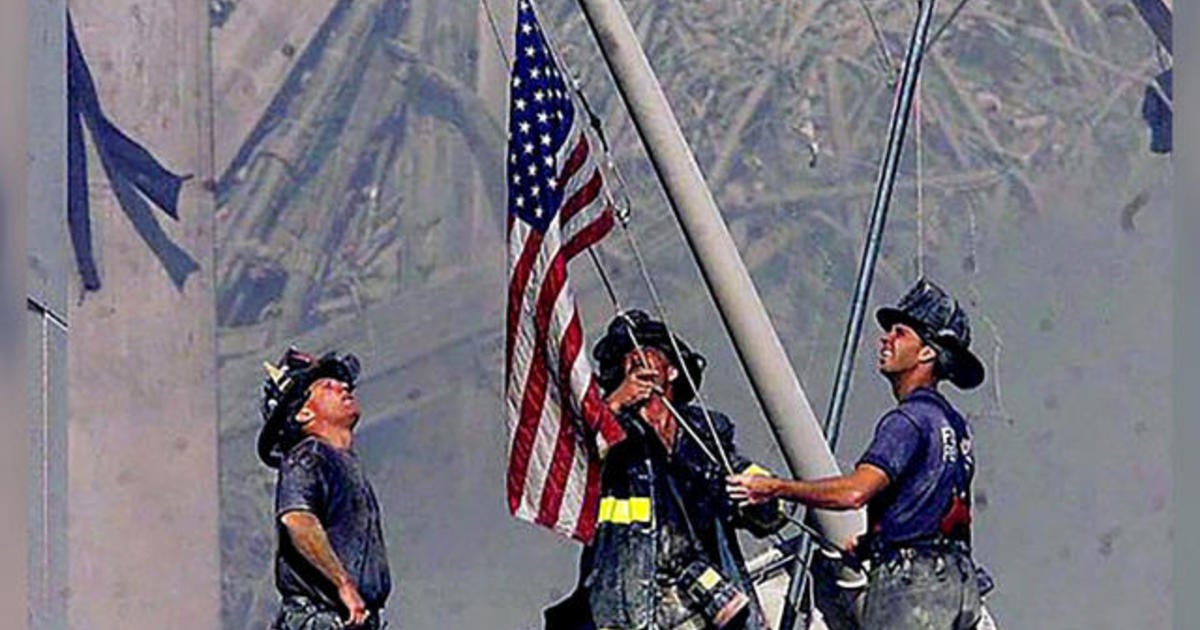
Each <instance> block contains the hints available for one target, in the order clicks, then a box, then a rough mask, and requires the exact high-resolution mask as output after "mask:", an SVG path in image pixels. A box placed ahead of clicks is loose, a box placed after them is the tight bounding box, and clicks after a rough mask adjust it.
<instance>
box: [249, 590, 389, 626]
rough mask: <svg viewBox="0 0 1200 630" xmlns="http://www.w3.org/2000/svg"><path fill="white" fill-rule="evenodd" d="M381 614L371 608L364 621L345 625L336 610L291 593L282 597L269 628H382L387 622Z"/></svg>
mask: <svg viewBox="0 0 1200 630" xmlns="http://www.w3.org/2000/svg"><path fill="white" fill-rule="evenodd" d="M381 616H382V611H378V610H373V611H371V615H370V616H369V617H367V621H366V623H364V624H362V625H360V626H346V625H344V623H343V622H342V615H341V614H339V613H338V612H337V611H336V610H332V609H330V608H327V607H325V606H321V605H318V604H317V603H316V602H314V601H312V600H311V599H308V598H307V597H300V596H296V595H292V596H288V597H284V598H283V603H282V604H281V605H280V608H279V615H278V616H277V617H275V623H273V624H271V630H343V629H344V628H354V629H355V630H357V629H361V630H383V628H384V627H385V626H386V625H387V624H385V623H383V622H382V620H381V619H380V617H381Z"/></svg>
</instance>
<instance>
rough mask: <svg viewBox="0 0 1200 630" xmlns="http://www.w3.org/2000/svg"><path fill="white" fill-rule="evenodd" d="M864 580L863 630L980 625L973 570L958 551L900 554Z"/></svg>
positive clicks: (964, 629)
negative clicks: (865, 584)
mask: <svg viewBox="0 0 1200 630" xmlns="http://www.w3.org/2000/svg"><path fill="white" fill-rule="evenodd" d="M869 575H870V578H869V582H868V584H869V585H868V586H867V592H866V595H865V597H866V601H865V602H864V604H863V611H862V618H861V620H860V622H859V627H861V628H862V629H863V630H971V629H973V628H976V627H977V625H978V624H979V619H980V615H981V614H982V613H981V611H980V607H981V602H980V596H979V585H978V583H977V582H976V577H975V566H974V564H973V563H972V562H971V558H970V557H969V556H968V555H967V554H966V553H964V552H962V551H959V550H926V549H920V550H918V549H899V550H897V551H896V553H895V554H890V555H889V557H888V558H887V559H885V560H883V561H881V562H878V563H876V564H874V566H872V567H871V570H870V574H869Z"/></svg>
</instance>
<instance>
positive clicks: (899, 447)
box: [859, 388, 975, 544]
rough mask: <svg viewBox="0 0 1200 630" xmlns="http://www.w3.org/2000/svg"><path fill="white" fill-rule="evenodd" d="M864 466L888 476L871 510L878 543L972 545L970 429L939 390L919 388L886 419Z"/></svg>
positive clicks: (870, 519) (973, 461) (870, 513)
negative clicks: (943, 540)
mask: <svg viewBox="0 0 1200 630" xmlns="http://www.w3.org/2000/svg"><path fill="white" fill-rule="evenodd" d="M859 463H860V464H862V463H866V464H872V465H874V466H876V467H878V468H880V469H882V470H883V471H884V472H885V473H887V476H888V481H889V483H888V486H887V488H885V489H884V490H883V491H882V492H880V493H879V494H878V495H876V496H875V497H874V498H873V499H872V500H871V502H870V504H869V505H868V506H867V516H868V522H869V524H870V532H871V534H872V536H873V537H874V538H875V539H877V540H878V541H880V542H882V543H885V544H886V543H891V544H898V543H904V542H911V541H917V540H928V539H931V538H935V537H937V536H938V535H939V534H941V535H942V536H945V537H948V538H952V539H956V540H961V541H963V542H966V543H968V544H969V543H970V527H969V526H970V503H971V480H972V478H973V477H974V474H975V456H974V454H973V453H972V451H971V434H970V429H969V428H968V427H967V423H966V421H965V420H963V418H962V415H960V414H959V413H958V411H957V410H955V409H954V407H952V406H951V405H950V403H949V402H948V401H947V400H946V399H945V398H944V397H942V395H941V394H940V393H938V392H937V391H936V390H933V389H929V388H919V389H917V390H915V391H914V392H912V393H911V394H909V395H908V396H907V397H906V398H905V399H904V400H902V401H901V402H900V405H899V406H898V407H897V408H896V409H893V410H891V411H889V412H888V413H887V414H886V415H884V416H883V418H882V419H881V420H880V421H879V424H878V425H877V426H876V427H875V437H874V439H873V440H872V441H871V445H870V447H868V448H867V452H866V453H865V454H864V455H863V456H862V458H861V459H859ZM956 499H957V500H956Z"/></svg>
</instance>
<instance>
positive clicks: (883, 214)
mask: <svg viewBox="0 0 1200 630" xmlns="http://www.w3.org/2000/svg"><path fill="white" fill-rule="evenodd" d="M933 4H934V0H922V2H921V9H920V13H919V14H918V16H917V22H916V24H915V25H913V30H912V36H911V37H910V39H909V42H908V54H907V57H906V58H905V60H904V69H903V72H902V73H901V75H900V88H899V89H900V91H899V94H898V96H897V98H896V102H895V106H894V109H893V110H892V119H891V121H890V122H889V123H888V140H887V149H886V150H885V151H884V155H883V161H882V162H881V163H880V165H879V177H878V180H877V182H876V185H875V199H874V202H873V203H872V208H871V222H870V226H869V228H868V236H867V244H866V247H864V249H863V255H862V262H861V264H860V265H859V269H858V282H857V284H856V285H855V289H854V301H853V302H852V304H851V307H850V321H849V322H848V323H847V325H846V336H845V339H844V340H843V343H842V354H841V358H840V359H839V361H838V371H837V379H836V380H835V382H834V386H833V397H832V398H831V399H830V401H829V411H828V413H827V414H826V416H825V424H824V426H823V428H824V430H825V434H826V435H827V436H828V438H829V447H830V449H831V450H836V449H837V442H838V437H839V436H840V433H841V426H842V412H843V411H844V410H845V407H846V395H847V393H848V392H849V390H850V376H851V374H852V373H853V367H854V355H855V351H856V350H857V349H858V341H859V339H860V338H861V336H862V325H863V319H864V317H865V313H866V310H867V300H868V298H869V297H870V292H871V281H872V280H873V279H874V276H875V262H876V261H877V260H878V259H879V248H880V245H881V243H882V241H883V226H884V223H885V222H886V221H887V211H888V205H889V204H890V203H891V200H892V188H893V186H894V184H895V182H896V168H897V166H898V165H899V164H900V154H901V153H902V151H903V150H904V134H905V132H906V131H907V130H908V118H909V113H910V111H911V110H912V104H913V96H914V94H915V93H916V88H917V79H918V77H919V75H920V71H921V61H922V59H923V58H924V56H925V42H926V40H927V38H928V37H929V26H930V24H931V23H932V22H933ZM812 551H813V549H812V547H811V546H809V547H808V548H807V549H806V550H805V551H804V553H803V558H804V564H803V568H807V567H808V566H809V564H810V563H811V561H812V557H811V556H812ZM807 573H808V572H807V571H797V572H795V573H793V574H792V577H791V583H790V584H789V586H788V599H787V602H786V604H785V606H784V612H783V620H784V621H783V623H781V624H780V626H779V627H780V630H791V628H792V625H793V624H794V623H795V617H796V602H797V601H798V597H799V594H800V593H803V592H804V582H805V580H806V577H805V576H806V574H807Z"/></svg>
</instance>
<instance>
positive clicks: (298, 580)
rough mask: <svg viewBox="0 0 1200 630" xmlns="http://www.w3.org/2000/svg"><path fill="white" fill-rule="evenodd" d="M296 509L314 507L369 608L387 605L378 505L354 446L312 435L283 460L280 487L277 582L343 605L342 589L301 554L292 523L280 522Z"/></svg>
mask: <svg viewBox="0 0 1200 630" xmlns="http://www.w3.org/2000/svg"><path fill="white" fill-rule="evenodd" d="M297 510H303V511H307V512H311V513H313V514H314V515H316V517H317V519H318V520H320V521H321V526H322V527H324V528H325V533H326V534H327V535H328V536H329V544H330V546H331V547H332V548H333V552H334V553H335V554H337V557H338V560H340V561H341V563H342V566H343V567H345V569H346V572H347V573H349V574H350V577H351V579H353V580H354V583H355V584H356V585H357V586H358V592H359V594H360V595H362V598H363V601H364V602H366V604H367V608H369V609H379V608H382V607H383V604H384V602H385V601H386V600H387V597H388V594H389V593H390V592H391V589H392V583H391V576H390V574H389V573H388V564H387V550H386V549H385V548H384V544H383V532H382V529H381V527H380V519H379V504H378V503H377V502H376V501H375V493H374V491H373V490H372V489H371V484H370V483H369V482H368V481H367V478H366V475H364V474H363V470H362V464H361V463H360V462H359V461H358V457H356V456H355V455H354V453H353V451H349V450H340V449H337V448H334V447H333V446H331V445H329V444H327V443H325V442H323V441H321V440H319V439H317V438H315V437H308V438H306V439H304V440H303V441H301V442H300V443H299V444H297V445H296V446H295V447H293V448H292V450H291V451H289V452H288V455H287V457H285V458H284V460H283V462H282V463H281V464H280V466H279V482H278V485H277V486H276V488H275V517H276V520H277V522H278V527H279V550H278V553H277V554H276V556H275V584H276V587H277V588H278V589H279V593H280V594H281V595H283V596H285V597H286V596H288V595H302V596H305V597H308V598H310V599H313V600H314V601H316V602H321V603H324V604H325V605H326V606H329V607H332V608H335V609H338V610H341V609H342V607H341V603H340V600H339V599H338V596H337V588H335V587H334V585H333V583H332V582H330V581H329V580H328V579H326V578H325V576H324V575H322V574H321V572H320V571H319V570H317V568H316V567H315V566H313V565H312V563H310V562H309V561H308V560H306V559H305V558H304V557H303V556H302V555H301V554H300V552H299V551H298V550H297V549H296V547H295V546H294V545H293V544H292V539H291V536H290V535H289V534H288V532H287V528H286V527H285V526H284V525H283V523H282V522H281V521H278V519H279V518H281V517H282V516H283V515H284V514H286V513H288V512H294V511H297Z"/></svg>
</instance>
